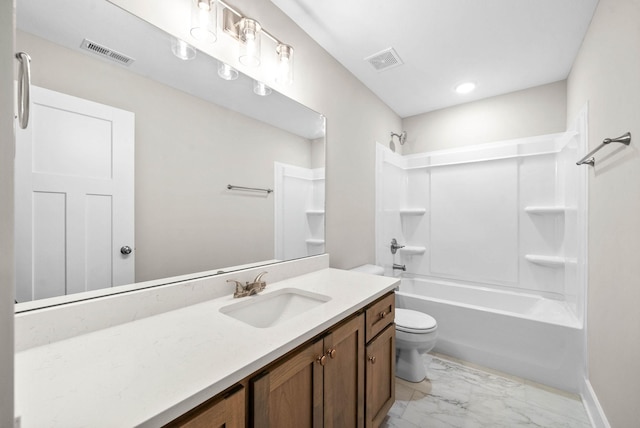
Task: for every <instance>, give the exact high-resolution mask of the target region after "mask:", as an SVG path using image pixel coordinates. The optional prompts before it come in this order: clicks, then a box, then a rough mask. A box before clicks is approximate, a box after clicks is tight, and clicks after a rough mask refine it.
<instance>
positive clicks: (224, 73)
mask: <svg viewBox="0 0 640 428" xmlns="http://www.w3.org/2000/svg"><path fill="white" fill-rule="evenodd" d="M218 76H220V78H222V79H224V80H236V79H237V78H238V70H236V69H235V68H233V67H231V66H230V65H229V64H225V63H224V62H221V63H219V64H218Z"/></svg>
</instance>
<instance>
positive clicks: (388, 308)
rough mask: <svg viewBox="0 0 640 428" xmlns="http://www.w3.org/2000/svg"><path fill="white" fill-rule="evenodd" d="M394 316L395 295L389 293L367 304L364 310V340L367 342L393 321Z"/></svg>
mask: <svg viewBox="0 0 640 428" xmlns="http://www.w3.org/2000/svg"><path fill="white" fill-rule="evenodd" d="M395 316H396V296H395V293H389V294H387V295H386V296H385V297H383V298H382V299H380V300H378V301H377V302H375V303H373V304H372V305H371V306H369V307H368V308H367V310H366V312H365V322H366V326H365V340H366V341H367V342H369V341H370V340H371V339H373V338H374V337H376V335H377V334H378V333H380V332H381V331H382V330H384V329H385V327H386V326H388V325H389V324H391V323H393V320H394V318H395Z"/></svg>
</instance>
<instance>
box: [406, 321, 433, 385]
mask: <svg viewBox="0 0 640 428" xmlns="http://www.w3.org/2000/svg"><path fill="white" fill-rule="evenodd" d="M437 337H438V324H437V323H436V320H435V319H434V318H433V317H432V316H430V315H427V314H425V313H422V312H418V311H413V310H410V309H401V308H396V376H398V377H399V378H401V379H404V380H408V381H409V382H422V381H423V380H424V378H425V377H426V375H427V373H426V370H425V368H424V362H423V361H422V357H421V354H425V353H427V352H429V351H431V350H432V349H433V347H434V346H435V345H436V338H437Z"/></svg>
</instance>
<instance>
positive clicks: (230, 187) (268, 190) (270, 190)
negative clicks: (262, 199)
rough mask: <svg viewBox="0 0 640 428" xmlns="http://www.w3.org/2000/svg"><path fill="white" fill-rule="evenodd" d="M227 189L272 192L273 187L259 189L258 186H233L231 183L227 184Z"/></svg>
mask: <svg viewBox="0 0 640 428" xmlns="http://www.w3.org/2000/svg"><path fill="white" fill-rule="evenodd" d="M227 189H229V190H247V191H249V192H265V193H267V194H268V193H272V192H273V189H260V188H258V187H243V186H234V185H232V184H227Z"/></svg>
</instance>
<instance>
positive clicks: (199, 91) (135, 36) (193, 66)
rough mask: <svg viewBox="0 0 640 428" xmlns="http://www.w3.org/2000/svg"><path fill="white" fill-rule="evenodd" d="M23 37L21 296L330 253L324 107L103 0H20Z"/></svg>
mask: <svg viewBox="0 0 640 428" xmlns="http://www.w3.org/2000/svg"><path fill="white" fill-rule="evenodd" d="M16 44H17V51H24V52H27V53H28V54H29V55H30V56H31V58H32V61H31V69H32V71H31V74H32V76H31V77H32V84H33V88H32V94H31V95H32V103H31V122H30V125H29V127H28V128H27V129H26V130H18V131H17V137H16V146H17V149H16V151H17V154H16V242H17V243H16V273H17V280H16V288H17V289H16V296H17V297H16V298H17V301H18V303H20V304H19V305H17V311H21V310H26V309H30V308H32V307H34V304H36V303H37V302H33V301H36V300H38V301H41V302H42V304H45V305H46V304H47V302H54V303H59V302H61V301H69V300H77V299H81V298H83V297H82V296H83V294H82V293H84V295H86V292H87V291H94V294H95V290H99V291H98V293H103V292H106V291H104V290H113V287H117V286H120V285H123V284H132V283H144V284H142V286H145V285H154V284H159V283H163V282H166V280H165V279H166V278H172V280H176V277H178V278H187V277H198V276H205V275H211V274H215V273H217V272H219V271H230V270H234V269H238V268H239V267H241V266H246V265H260V264H268V263H272V262H275V261H281V260H291V259H296V258H300V257H306V256H310V255H316V254H321V253H323V252H324V137H325V120H324V117H323V116H322V115H320V114H318V113H316V112H314V111H312V110H310V109H308V108H306V107H305V106H303V105H301V104H299V103H297V102H295V101H293V100H291V99H289V98H287V97H285V96H283V95H282V94H280V93H278V92H276V91H272V92H271V93H270V94H269V95H268V96H259V95H257V94H256V93H254V90H253V85H254V82H253V81H252V80H251V79H250V78H248V77H247V76H244V75H243V74H242V73H237V72H234V70H228V69H227V70H226V73H225V72H224V70H222V72H221V75H222V76H223V77H225V76H226V77H227V78H228V77H232V78H234V77H236V76H237V78H235V79H234V80H226V79H225V78H221V77H220V76H219V74H218V70H219V68H221V67H223V66H224V65H223V64H221V63H219V62H218V61H217V60H216V59H214V58H212V57H210V56H207V55H205V54H203V53H202V52H199V51H195V50H191V49H192V48H191V47H189V46H185V45H183V44H181V42H180V41H178V40H176V39H173V38H172V37H171V36H169V35H168V34H166V33H164V32H163V31H161V30H159V29H158V28H156V27H154V26H152V25H150V24H148V23H147V22H145V21H143V20H141V19H139V18H138V17H136V16H133V15H131V14H129V13H128V12H125V11H123V10H121V9H120V8H118V7H116V6H114V5H112V4H111V3H109V2H107V1H106V0H90V1H82V2H77V1H71V0H51V1H46V2H42V1H38V0H18V2H17V35H16ZM179 56H182V57H183V58H188V59H181V58H179ZM229 73H230V74H229ZM236 73H237V74H236ZM60 296H66V297H62V298H61V297H60ZM51 298H53V300H51ZM41 299H47V300H41ZM26 302H31V303H26Z"/></svg>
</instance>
